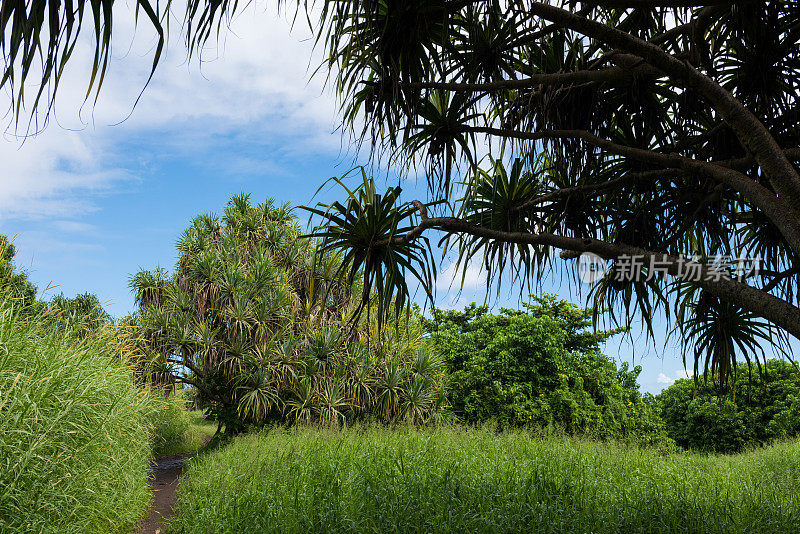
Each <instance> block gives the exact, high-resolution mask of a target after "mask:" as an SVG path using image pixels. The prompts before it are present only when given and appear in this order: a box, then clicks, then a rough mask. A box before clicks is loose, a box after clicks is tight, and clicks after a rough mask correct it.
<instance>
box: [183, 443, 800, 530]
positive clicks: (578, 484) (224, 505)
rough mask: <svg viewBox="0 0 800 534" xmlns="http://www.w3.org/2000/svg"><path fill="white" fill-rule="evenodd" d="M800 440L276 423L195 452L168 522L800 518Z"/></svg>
mask: <svg viewBox="0 0 800 534" xmlns="http://www.w3.org/2000/svg"><path fill="white" fill-rule="evenodd" d="M798 470H800V444H797V443H794V444H788V443H787V444H781V445H779V446H776V447H774V448H771V449H765V450H760V451H757V452H756V453H750V454H746V455H741V456H714V455H705V454H691V453H680V454H667V455H664V454H661V453H659V452H658V451H655V450H653V449H651V448H647V449H637V448H634V447H630V446H624V445H620V444H617V443H613V442H605V443H596V442H589V441H583V440H579V439H575V438H571V439H570V438H559V437H554V436H550V437H543V438H537V437H531V435H530V434H527V433H524V432H520V431H515V432H505V433H500V434H497V433H495V432H494V431H484V430H475V429H462V428H458V427H445V428H440V429H436V430H431V429H425V430H420V431H409V430H404V429H397V430H391V429H385V428H373V429H367V430H365V431H353V430H348V431H340V432H336V431H325V430H313V429H307V430H297V429H295V430H292V431H289V432H283V431H280V430H273V431H270V432H269V433H264V434H252V435H248V436H243V437H240V438H236V439H235V440H234V442H233V443H232V444H230V445H228V446H226V447H224V448H222V449H219V450H217V451H215V452H214V453H212V454H210V455H206V456H204V457H202V458H199V459H197V460H195V461H194V462H192V463H191V464H190V466H189V468H188V471H187V472H186V473H185V474H184V477H183V479H182V480H181V483H180V486H179V488H178V501H177V518H176V519H175V520H174V521H173V523H172V525H171V526H172V527H173V528H172V530H171V532H176V533H183V534H189V533H195V532H196V533H201V532H202V533H206V532H215V533H219V534H221V533H227V532H231V533H234V532H235V533H237V534H239V533H266V532H281V533H286V532H288V533H306V532H328V533H335V532H367V533H380V532H542V533H547V532H553V533H556V532H559V533H564V532H570V533H571V532H595V533H620V532H649V533H660V532H664V533H667V532H668V533H675V532H707V533H726V534H729V533H747V534H753V533H795V532H798V531H800V513H798V512H800V478H798V477H797V472H798Z"/></svg>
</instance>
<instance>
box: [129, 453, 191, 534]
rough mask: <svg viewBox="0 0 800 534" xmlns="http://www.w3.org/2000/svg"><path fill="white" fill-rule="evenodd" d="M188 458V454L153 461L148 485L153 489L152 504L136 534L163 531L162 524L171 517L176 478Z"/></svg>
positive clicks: (176, 485) (153, 533)
mask: <svg viewBox="0 0 800 534" xmlns="http://www.w3.org/2000/svg"><path fill="white" fill-rule="evenodd" d="M190 457H191V455H190V454H182V455H176V456H165V457H163V458H157V459H156V460H155V466H154V467H153V474H152V478H151V479H150V485H151V486H152V488H153V504H152V505H151V506H150V512H149V513H148V514H147V517H146V518H145V519H144V520H143V521H142V522H141V523H140V524H139V530H138V531H137V532H138V534H159V533H160V532H163V531H164V524H165V523H166V522H167V521H168V520H169V518H170V517H172V506H173V505H174V504H175V489H177V487H178V477H179V476H180V474H181V472H182V471H183V464H184V463H185V462H186V459H187V458H190Z"/></svg>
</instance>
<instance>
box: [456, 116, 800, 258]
mask: <svg viewBox="0 0 800 534" xmlns="http://www.w3.org/2000/svg"><path fill="white" fill-rule="evenodd" d="M462 130H463V131H465V132H473V133H485V134H488V135H497V136H502V137H505V138H510V139H520V140H528V141H540V140H543V139H581V140H583V141H585V142H587V143H589V144H591V145H594V146H596V147H598V148H602V149H604V150H607V151H609V152H611V153H612V154H617V155H620V156H625V157H629V158H631V159H635V160H638V161H642V162H645V163H651V164H655V165H660V166H662V167H664V168H667V169H682V170H685V171H689V172H693V173H696V174H699V175H701V176H706V177H709V178H712V179H714V180H717V181H719V182H721V183H723V184H725V185H727V186H729V187H732V188H733V189H735V190H737V191H739V192H740V193H742V194H743V195H745V196H747V197H748V198H749V199H750V201H751V202H752V203H753V204H754V205H756V206H758V207H759V208H760V209H761V210H763V211H764V214H765V215H766V216H767V217H769V219H770V220H771V221H772V222H773V223H774V224H775V225H776V226H777V227H778V228H779V229H780V230H781V233H782V234H783V236H784V237H785V238H786V241H787V242H788V243H789V246H791V247H792V249H793V250H794V251H795V253H796V254H798V255H800V224H798V220H797V218H796V217H794V216H793V214H792V212H791V211H790V210H789V209H788V208H787V206H786V205H785V204H784V203H782V202H781V201H780V200H779V199H778V197H777V196H775V194H774V193H773V192H772V191H770V190H769V189H767V188H766V187H764V186H763V185H761V184H759V183H757V182H756V181H754V180H752V179H750V178H749V177H748V176H747V175H745V174H742V173H740V172H738V171H736V170H734V169H732V168H729V167H723V166H721V165H716V164H714V163H709V162H706V161H698V160H694V159H692V158H687V157H685V156H681V155H678V154H662V153H660V152H653V151H652V150H645V149H641V148H634V147H629V146H625V145H619V144H617V143H614V142H612V141H609V140H608V139H604V138H602V137H599V136H597V135H594V134H592V133H590V132H587V131H585V130H544V131H540V132H517V131H514V130H507V129H502V128H491V127H484V126H469V127H466V126H465V127H463V128H462ZM781 156H782V157H784V158H785V156H784V155H783V152H781ZM787 161H788V160H787Z"/></svg>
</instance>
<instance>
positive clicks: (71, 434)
mask: <svg viewBox="0 0 800 534" xmlns="http://www.w3.org/2000/svg"><path fill="white" fill-rule="evenodd" d="M113 346H114V339H113V337H112V336H111V333H109V332H105V333H103V332H101V333H97V334H91V335H89V336H87V337H85V338H84V339H83V340H76V339H75V338H74V337H71V336H68V335H66V334H64V333H63V332H60V333H59V332H58V331H56V330H55V329H54V328H52V326H51V325H48V324H47V323H46V322H45V321H42V320H40V319H33V320H21V319H19V318H17V317H15V316H14V314H13V313H12V312H11V309H10V308H9V307H7V306H0V532H59V533H70V532H76V533H77V532H99V533H102V532H109V533H110V532H114V533H116V532H124V531H125V530H126V529H129V528H130V527H131V526H132V525H133V524H134V523H135V522H136V520H137V519H138V518H139V517H140V516H141V514H142V513H143V512H144V511H145V509H146V508H147V506H148V504H149V502H150V498H151V497H150V490H149V487H148V484H147V476H148V468H149V458H150V453H151V448H150V443H149V435H148V431H147V423H146V419H147V417H148V414H149V413H150V410H152V406H151V400H150V399H149V395H147V394H146V393H145V392H143V391H141V390H139V389H137V388H136V387H134V385H133V382H132V380H131V376H130V373H129V372H128V370H127V369H126V368H125V367H124V366H122V365H121V364H120V360H119V358H118V356H117V355H116V354H115V353H114V350H113V348H112V347H113Z"/></svg>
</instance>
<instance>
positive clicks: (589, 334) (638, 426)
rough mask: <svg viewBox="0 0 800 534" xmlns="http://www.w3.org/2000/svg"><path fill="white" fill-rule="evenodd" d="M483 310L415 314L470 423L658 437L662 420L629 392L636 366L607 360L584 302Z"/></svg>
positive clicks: (547, 301)
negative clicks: (496, 312)
mask: <svg viewBox="0 0 800 534" xmlns="http://www.w3.org/2000/svg"><path fill="white" fill-rule="evenodd" d="M533 300H534V303H533V304H525V306H524V307H525V310H524V311H515V310H505V309H504V310H501V311H500V314H499V315H490V314H488V313H487V308H486V307H485V306H482V307H478V306H475V305H474V304H472V305H470V306H468V307H467V308H466V309H465V310H464V311H463V312H460V311H445V310H440V309H438V308H434V310H433V314H432V318H431V319H426V320H424V321H423V326H424V328H425V329H426V331H427V332H429V333H430V335H431V339H432V341H433V343H434V346H435V347H436V348H437V350H438V351H440V352H441V354H442V356H443V357H444V359H445V362H446V363H447V367H448V371H449V373H450V376H449V381H450V390H451V393H450V396H451V404H452V406H453V410H454V412H455V413H456V414H457V415H458V416H460V417H462V418H463V419H464V420H465V421H467V422H470V423H478V422H482V421H487V420H492V419H493V420H496V421H497V422H498V423H499V424H501V425H502V426H522V425H530V426H536V427H557V428H560V429H563V430H565V431H567V432H571V433H578V434H588V435H591V436H595V437H600V438H611V437H617V438H623V439H636V440H642V441H648V442H654V443H656V442H657V443H660V444H664V443H667V442H668V440H667V439H666V437H665V434H664V429H663V423H662V422H661V420H660V418H659V417H658V414H657V413H656V412H655V410H654V408H653V406H652V403H651V402H648V401H646V399H645V398H644V397H643V396H642V395H641V394H640V393H639V386H638V384H637V383H636V379H637V377H638V375H639V373H640V372H641V367H639V366H637V367H635V368H634V369H629V367H628V365H627V363H625V364H623V365H622V367H621V368H619V369H618V368H617V366H616V365H615V364H614V362H613V360H611V359H610V358H608V357H607V356H605V355H603V354H602V353H601V352H600V346H599V344H600V343H601V342H603V341H604V340H605V339H607V338H608V337H609V336H611V335H613V334H615V333H617V331H607V332H593V331H591V330H590V329H588V327H589V326H590V325H591V310H586V309H580V308H578V307H576V306H574V305H572V304H569V303H567V302H565V301H559V300H556V298H555V297H553V296H545V297H533Z"/></svg>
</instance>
